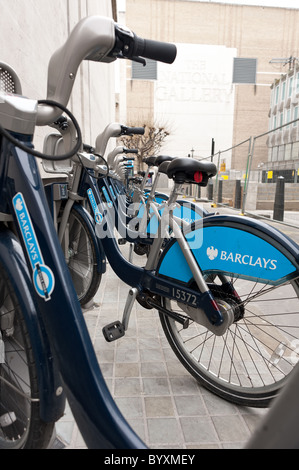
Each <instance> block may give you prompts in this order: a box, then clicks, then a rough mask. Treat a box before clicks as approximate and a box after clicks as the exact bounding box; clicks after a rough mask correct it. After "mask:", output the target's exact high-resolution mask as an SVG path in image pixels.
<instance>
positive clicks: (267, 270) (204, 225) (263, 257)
mask: <svg viewBox="0 0 299 470" xmlns="http://www.w3.org/2000/svg"><path fill="white" fill-rule="evenodd" d="M184 232H185V233H184V235H185V237H186V240H187V241H188V244H189V246H190V248H191V250H192V253H193V255H194V257H195V259H196V261H197V263H198V265H199V267H200V269H201V271H202V272H203V273H204V272H205V271H206V272H214V273H215V274H217V273H221V274H225V275H232V276H238V277H241V278H243V279H248V280H254V281H256V282H261V283H269V284H272V285H276V284H280V283H282V282H285V281H286V280H287V279H292V278H294V277H295V276H298V269H299V246H298V245H297V244H296V243H295V242H294V241H293V240H291V239H290V238H288V237H287V236H286V235H284V234H283V233H281V232H280V231H279V230H277V229H275V228H273V227H271V226H270V225H267V224H266V223H264V222H261V221H259V220H255V219H249V218H244V217H241V216H225V215H223V216H219V215H218V216H209V217H206V218H203V219H202V220H200V221H197V222H196V223H195V224H191V226H189V227H188V228H187V230H185V231H184ZM157 273H158V275H160V276H165V277H168V278H173V279H175V280H176V281H180V282H183V283H185V284H189V283H190V282H191V281H192V278H193V276H192V273H191V270H190V268H189V266H188V264H187V262H186V260H185V257H184V254H183V252H182V251H181V249H180V247H179V244H178V242H177V240H175V239H174V240H172V241H170V242H169V243H168V244H167V245H166V247H165V249H164V251H163V253H162V255H161V259H160V261H159V265H158V267H157Z"/></svg>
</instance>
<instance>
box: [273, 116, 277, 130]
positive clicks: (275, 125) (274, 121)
mask: <svg viewBox="0 0 299 470" xmlns="http://www.w3.org/2000/svg"><path fill="white" fill-rule="evenodd" d="M276 127H277V116H273V129H276Z"/></svg>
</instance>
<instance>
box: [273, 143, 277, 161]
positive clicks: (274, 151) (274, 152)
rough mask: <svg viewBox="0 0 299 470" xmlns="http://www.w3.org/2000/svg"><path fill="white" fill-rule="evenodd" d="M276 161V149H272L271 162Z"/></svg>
mask: <svg viewBox="0 0 299 470" xmlns="http://www.w3.org/2000/svg"><path fill="white" fill-rule="evenodd" d="M277 159H278V147H273V148H272V162H276V161H277Z"/></svg>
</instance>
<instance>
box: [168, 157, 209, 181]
mask: <svg viewBox="0 0 299 470" xmlns="http://www.w3.org/2000/svg"><path fill="white" fill-rule="evenodd" d="M216 173H217V167H216V165H215V164H214V163H211V162H199V161H198V160H193V159H192V158H188V157H178V158H175V159H174V160H172V162H170V163H169V165H168V167H167V176H168V178H172V179H173V180H174V181H175V182H176V183H179V184H182V183H197V184H198V185H200V186H206V185H207V183H208V179H209V178H211V177H212V176H215V175H216Z"/></svg>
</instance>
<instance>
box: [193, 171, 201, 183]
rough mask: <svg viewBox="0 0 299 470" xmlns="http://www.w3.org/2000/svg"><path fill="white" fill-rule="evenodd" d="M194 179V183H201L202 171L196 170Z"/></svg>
mask: <svg viewBox="0 0 299 470" xmlns="http://www.w3.org/2000/svg"><path fill="white" fill-rule="evenodd" d="M194 181H195V182H196V183H201V182H202V172H201V171H196V172H195V173H194Z"/></svg>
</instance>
